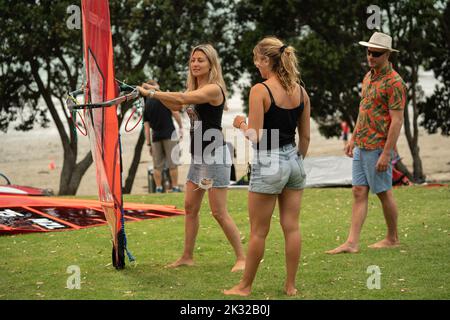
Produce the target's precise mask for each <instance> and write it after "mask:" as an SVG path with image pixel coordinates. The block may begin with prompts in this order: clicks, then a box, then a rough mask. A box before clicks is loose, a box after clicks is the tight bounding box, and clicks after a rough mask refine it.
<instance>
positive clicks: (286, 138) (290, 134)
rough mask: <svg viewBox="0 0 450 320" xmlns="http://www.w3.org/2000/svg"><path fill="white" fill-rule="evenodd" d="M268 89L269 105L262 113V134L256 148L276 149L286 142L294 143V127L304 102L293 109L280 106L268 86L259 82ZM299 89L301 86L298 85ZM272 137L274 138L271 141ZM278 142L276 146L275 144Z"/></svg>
mask: <svg viewBox="0 0 450 320" xmlns="http://www.w3.org/2000/svg"><path fill="white" fill-rule="evenodd" d="M261 84H262V85H264V86H265V87H266V89H267V91H269V95H270V102H271V103H270V107H269V110H268V111H267V112H266V113H264V124H263V129H264V131H263V135H262V137H261V140H260V141H259V142H258V143H257V145H256V148H257V149H258V150H271V149H276V148H279V147H282V146H285V145H287V144H293V145H295V129H296V128H297V125H298V118H299V117H300V115H301V113H302V111H303V108H304V103H303V101H302V102H301V103H300V104H299V105H298V107H295V108H293V109H285V108H280V107H279V106H277V105H276V104H275V100H274V99H273V95H272V92H271V91H270V89H269V87H268V86H267V85H266V84H265V83H263V82H261ZM300 90H301V87H300ZM302 98H303V92H301V97H300V100H303V99H302ZM276 130H278V133H277V131H276ZM272 139H274V140H273V141H272ZM277 143H278V146H277V145H276V144H277Z"/></svg>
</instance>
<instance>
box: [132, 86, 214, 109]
mask: <svg viewBox="0 0 450 320" xmlns="http://www.w3.org/2000/svg"><path fill="white" fill-rule="evenodd" d="M146 88H151V86H149V85H143V86H142V87H138V89H139V91H140V93H141V94H142V95H143V96H146V97H150V98H154V99H158V100H159V101H161V102H162V103H163V104H164V105H165V106H166V107H167V108H169V109H171V110H173V111H179V110H181V109H182V107H181V106H182V105H188V104H202V103H210V104H212V105H219V104H220V103H221V102H222V100H223V97H222V91H221V90H220V88H219V86H218V85H216V84H207V85H205V86H204V87H202V88H200V89H197V90H194V91H188V92H163V91H156V90H155V89H146ZM152 90H154V91H152Z"/></svg>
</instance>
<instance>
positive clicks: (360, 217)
mask: <svg viewBox="0 0 450 320" xmlns="http://www.w3.org/2000/svg"><path fill="white" fill-rule="evenodd" d="M352 192H353V207H352V224H351V227H350V233H349V235H348V238H347V241H345V243H343V244H342V245H340V246H339V247H337V248H335V249H333V250H329V251H326V253H328V254H338V253H357V252H359V237H360V234H361V230H362V226H363V224H364V221H365V220H366V216H367V209H368V202H369V187H367V186H353V188H352Z"/></svg>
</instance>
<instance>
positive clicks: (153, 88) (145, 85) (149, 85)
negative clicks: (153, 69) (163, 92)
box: [142, 82, 160, 91]
mask: <svg viewBox="0 0 450 320" xmlns="http://www.w3.org/2000/svg"><path fill="white" fill-rule="evenodd" d="M142 88H144V89H146V90H155V91H160V90H159V86H154V85H151V84H148V83H146V82H144V83H143V84H142Z"/></svg>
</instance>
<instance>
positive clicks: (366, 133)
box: [354, 63, 406, 150]
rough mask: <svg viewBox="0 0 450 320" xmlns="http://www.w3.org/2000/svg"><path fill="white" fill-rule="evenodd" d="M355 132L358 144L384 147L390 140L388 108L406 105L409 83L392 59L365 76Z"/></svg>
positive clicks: (367, 147) (364, 146) (377, 147)
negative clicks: (391, 61) (406, 83)
mask: <svg viewBox="0 0 450 320" xmlns="http://www.w3.org/2000/svg"><path fill="white" fill-rule="evenodd" d="M361 96H362V97H361V102H360V104H359V114H358V120H357V121H356V128H355V132H354V136H355V146H357V147H359V148H361V149H369V150H373V149H383V148H384V145H385V143H386V140H387V136H388V132H389V127H390V125H391V116H390V114H389V110H403V109H404V108H405V105H406V85H405V82H404V81H403V79H402V78H401V77H400V75H399V74H398V73H397V72H396V71H395V70H394V69H393V68H392V64H391V63H389V64H388V65H387V66H386V67H384V68H383V69H381V70H380V72H379V73H375V71H374V70H371V71H369V72H368V73H367V74H366V76H365V77H364V80H363V83H362V91H361Z"/></svg>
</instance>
